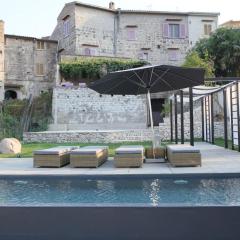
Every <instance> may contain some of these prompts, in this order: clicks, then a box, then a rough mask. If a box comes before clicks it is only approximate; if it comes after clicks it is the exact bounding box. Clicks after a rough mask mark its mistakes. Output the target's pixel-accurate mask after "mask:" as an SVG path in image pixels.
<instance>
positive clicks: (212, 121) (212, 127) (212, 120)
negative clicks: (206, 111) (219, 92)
mask: <svg viewBox="0 0 240 240" xmlns="http://www.w3.org/2000/svg"><path fill="white" fill-rule="evenodd" d="M213 110H214V109H213V93H212V94H211V130H212V131H211V137H212V139H211V140H212V144H214V113H213Z"/></svg>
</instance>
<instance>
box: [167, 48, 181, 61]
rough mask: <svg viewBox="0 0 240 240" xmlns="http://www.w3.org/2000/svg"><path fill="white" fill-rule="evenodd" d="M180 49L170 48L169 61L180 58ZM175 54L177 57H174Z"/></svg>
mask: <svg viewBox="0 0 240 240" xmlns="http://www.w3.org/2000/svg"><path fill="white" fill-rule="evenodd" d="M178 53H179V49H168V61H169V62H177V61H178V60H179V54H178ZM173 54H175V57H174V58H173Z"/></svg>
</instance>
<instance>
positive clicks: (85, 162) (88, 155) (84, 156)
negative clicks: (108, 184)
mask: <svg viewBox="0 0 240 240" xmlns="http://www.w3.org/2000/svg"><path fill="white" fill-rule="evenodd" d="M107 159H108V147H107V146H87V147H82V148H80V149H77V150H73V151H72V152H71V154H70V166H71V167H86V168H87V167H89V168H97V167H99V166H100V165H102V164H103V163H104V162H106V161H107Z"/></svg>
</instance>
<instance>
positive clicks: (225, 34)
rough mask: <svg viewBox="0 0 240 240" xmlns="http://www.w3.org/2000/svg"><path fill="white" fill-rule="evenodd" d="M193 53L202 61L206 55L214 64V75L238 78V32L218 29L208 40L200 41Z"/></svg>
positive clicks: (239, 61)
mask: <svg viewBox="0 0 240 240" xmlns="http://www.w3.org/2000/svg"><path fill="white" fill-rule="evenodd" d="M193 51H196V52H197V53H198V55H199V57H200V58H202V59H204V57H205V55H206V54H207V56H208V58H209V59H212V60H213V62H214V68H215V75H216V76H222V77H239V76H240V31H239V30H237V29H225V28H220V29H218V30H217V31H216V32H214V33H213V34H212V35H211V36H210V37H209V38H208V39H203V40H200V41H199V42H198V43H197V44H196V46H195V47H194V49H193Z"/></svg>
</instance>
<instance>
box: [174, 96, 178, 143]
mask: <svg viewBox="0 0 240 240" xmlns="http://www.w3.org/2000/svg"><path fill="white" fill-rule="evenodd" d="M174 110H175V143H176V144H178V119H177V118H178V116H177V115H178V109H177V94H176V93H175V94H174Z"/></svg>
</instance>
